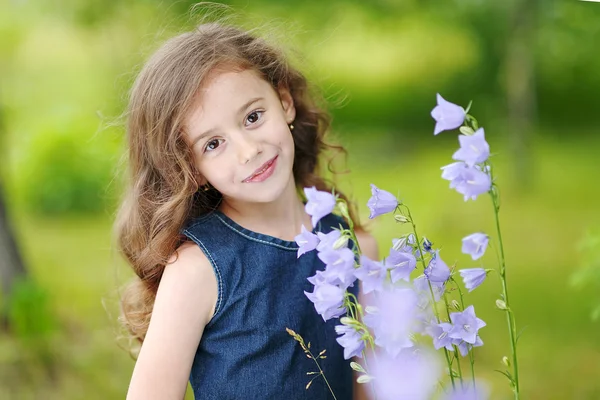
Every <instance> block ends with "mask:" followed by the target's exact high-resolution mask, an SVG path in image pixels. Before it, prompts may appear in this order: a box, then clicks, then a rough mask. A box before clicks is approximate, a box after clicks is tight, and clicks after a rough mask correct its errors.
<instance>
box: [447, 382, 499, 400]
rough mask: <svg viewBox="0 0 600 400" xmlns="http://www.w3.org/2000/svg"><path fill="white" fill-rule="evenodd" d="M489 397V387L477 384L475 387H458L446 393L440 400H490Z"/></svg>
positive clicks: (467, 385)
mask: <svg viewBox="0 0 600 400" xmlns="http://www.w3.org/2000/svg"><path fill="white" fill-rule="evenodd" d="M489 397H490V395H489V390H488V389H487V387H486V386H485V385H484V384H483V383H482V382H477V384H475V385H471V384H469V383H467V384H465V385H456V387H454V388H451V390H450V391H449V392H446V393H444V394H443V395H442V397H441V398H440V400H488V399H489Z"/></svg>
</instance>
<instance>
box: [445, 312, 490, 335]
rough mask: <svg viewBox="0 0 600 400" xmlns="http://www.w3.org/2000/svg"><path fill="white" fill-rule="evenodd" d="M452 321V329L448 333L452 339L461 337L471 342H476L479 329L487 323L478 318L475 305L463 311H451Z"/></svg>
mask: <svg viewBox="0 0 600 400" xmlns="http://www.w3.org/2000/svg"><path fill="white" fill-rule="evenodd" d="M450 321H451V322H452V329H451V330H450V332H448V335H449V336H450V337H451V338H452V339H461V340H464V341H465V342H467V343H469V344H475V342H476V340H477V334H478V332H479V329H481V328H483V327H484V326H485V325H486V324H485V322H483V320H481V319H479V318H477V316H476V315H475V308H474V307H473V306H469V307H467V308H466V309H465V310H464V311H462V312H455V313H451V314H450Z"/></svg>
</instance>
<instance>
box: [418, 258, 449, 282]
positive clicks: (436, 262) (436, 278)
mask: <svg viewBox="0 0 600 400" xmlns="http://www.w3.org/2000/svg"><path fill="white" fill-rule="evenodd" d="M423 272H424V274H425V276H426V277H427V279H429V280H430V281H431V282H436V283H444V282H446V281H447V280H448V278H450V268H448V265H446V263H445V262H444V260H442V259H441V257H440V254H439V251H436V252H435V254H434V255H433V256H432V257H431V260H429V264H428V265H427V268H425V271H423Z"/></svg>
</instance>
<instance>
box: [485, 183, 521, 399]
mask: <svg viewBox="0 0 600 400" xmlns="http://www.w3.org/2000/svg"><path fill="white" fill-rule="evenodd" d="M493 181H494V179H493V176H492V182H493ZM490 195H491V197H492V204H493V206H494V216H495V218H496V231H497V233H498V245H499V249H500V261H501V264H500V280H501V281H502V295H503V296H504V299H503V300H504V302H505V303H506V319H507V323H508V333H509V335H510V347H511V353H512V361H513V374H512V375H513V382H514V393H515V400H518V399H519V365H518V363H517V328H516V323H515V317H514V314H513V312H512V309H511V308H510V304H509V302H508V287H507V284H506V262H505V258H504V246H503V244H502V233H501V231H500V218H499V212H500V206H499V202H498V200H499V199H498V193H497V191H496V188H495V186H492V190H491V191H490Z"/></svg>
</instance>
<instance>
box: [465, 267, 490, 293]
mask: <svg viewBox="0 0 600 400" xmlns="http://www.w3.org/2000/svg"><path fill="white" fill-rule="evenodd" d="M458 272H459V273H460V276H461V277H462V278H463V281H464V282H465V287H466V288H467V289H468V290H469V293H471V292H472V291H473V290H475V289H476V288H477V286H479V285H481V284H482V283H483V281H484V280H485V277H486V276H487V272H486V271H485V269H483V268H466V269H461V270H459V271H458Z"/></svg>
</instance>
